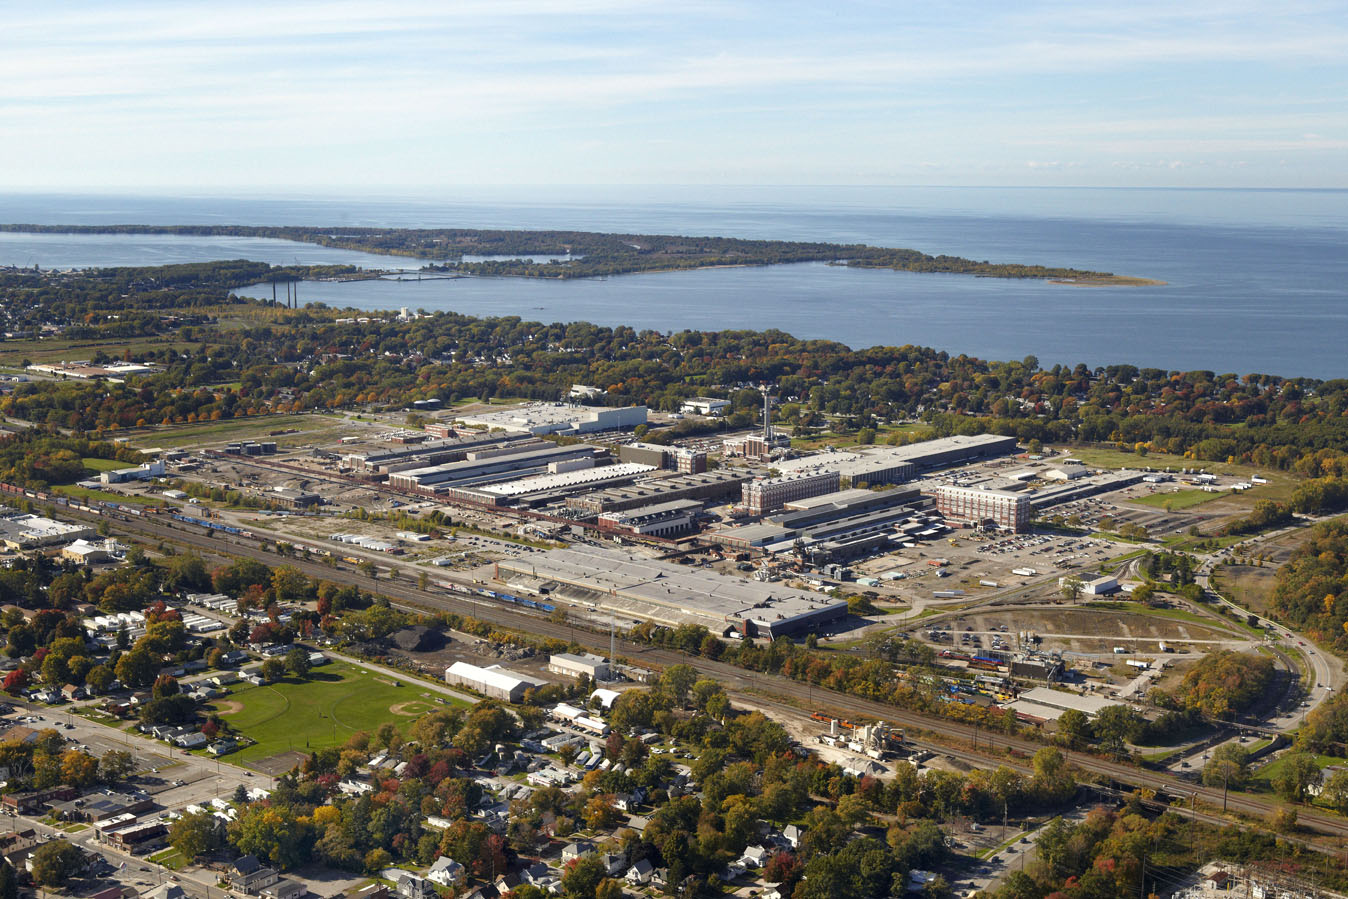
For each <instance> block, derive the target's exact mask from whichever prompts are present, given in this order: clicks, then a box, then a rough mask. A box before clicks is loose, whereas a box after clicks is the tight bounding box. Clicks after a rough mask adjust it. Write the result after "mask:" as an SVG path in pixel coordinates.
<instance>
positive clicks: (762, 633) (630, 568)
mask: <svg viewBox="0 0 1348 899" xmlns="http://www.w3.org/2000/svg"><path fill="white" fill-rule="evenodd" d="M496 576H497V578H498V579H500V580H502V581H504V582H505V583H506V584H507V585H508V586H509V587H510V588H511V589H513V590H519V591H521V592H532V593H534V594H536V595H547V596H550V597H551V601H552V602H553V603H554V604H558V603H559V601H561V602H569V603H571V604H573V605H578V606H585V607H589V608H592V609H595V610H597V611H602V612H605V613H613V614H616V615H618V616H620V617H621V618H623V619H632V618H637V619H643V620H646V621H652V622H655V623H657V624H663V625H667V626H670V627H677V626H678V625H681V624H701V625H702V626H704V627H706V628H707V629H709V630H711V631H713V632H715V633H729V632H730V631H732V630H733V631H735V632H738V633H741V634H744V635H745V636H749V637H755V636H759V637H767V638H769V639H773V638H776V637H780V636H791V635H795V634H802V633H811V632H817V631H818V630H819V628H820V627H822V626H823V625H825V624H828V623H829V622H832V621H837V620H838V619H841V618H844V617H846V615H847V602H846V600H836V599H832V598H830V597H827V596H821V595H819V594H817V593H810V592H807V591H804V590H796V589H794V588H791V587H786V586H783V585H781V584H772V583H762V582H759V581H748V580H742V579H740V578H736V577H729V576H727V575H723V574H718V573H716V572H714V571H709V570H705V569H701V568H689V567H687V566H684V565H675V564H673V563H671V562H660V561H656V560H653V559H648V558H646V557H644V556H638V555H634V554H631V553H625V552H620V551H617V550H611V549H601V548H598V547H591V546H579V545H578V546H574V547H571V548H569V549H554V550H548V551H547V552H543V553H530V554H529V555H528V556H523V557H520V558H518V559H503V560H501V561H500V562H497V563H496Z"/></svg>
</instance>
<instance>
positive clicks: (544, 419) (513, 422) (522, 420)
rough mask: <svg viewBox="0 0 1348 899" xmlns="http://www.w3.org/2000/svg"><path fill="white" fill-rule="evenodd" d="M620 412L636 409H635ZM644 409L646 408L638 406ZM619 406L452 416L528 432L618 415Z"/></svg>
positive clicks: (531, 406) (528, 407)
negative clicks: (611, 413)
mask: <svg viewBox="0 0 1348 899" xmlns="http://www.w3.org/2000/svg"><path fill="white" fill-rule="evenodd" d="M621 408H623V409H632V408H638V407H634V406H625V407H621ZM640 408H642V409H643V410H644V408H645V407H640ZM617 411H619V407H602V406H601V407H594V406H573V405H570V404H567V403H525V404H524V405H522V406H515V407H513V408H509V409H502V410H500V411H497V412H478V413H470V414H468V415H458V416H455V419H456V420H457V421H461V422H463V423H464V424H469V425H484V426H486V427H489V428H512V427H513V428H516V429H520V430H525V431H528V430H531V429H533V428H537V427H540V426H549V425H564V424H569V423H571V422H581V421H594V420H595V419H597V418H598V417H599V414H600V413H601V412H617Z"/></svg>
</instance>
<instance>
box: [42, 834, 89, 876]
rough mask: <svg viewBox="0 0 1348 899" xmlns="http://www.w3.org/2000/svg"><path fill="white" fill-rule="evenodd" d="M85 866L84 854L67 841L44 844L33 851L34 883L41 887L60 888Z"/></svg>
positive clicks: (59, 840)
mask: <svg viewBox="0 0 1348 899" xmlns="http://www.w3.org/2000/svg"><path fill="white" fill-rule="evenodd" d="M83 866H84V854H83V853H82V852H80V850H79V848H78V847H77V846H75V845H73V844H72V843H68V842H66V841H65V840H62V839H57V840H50V841H48V842H46V843H43V844H42V845H41V846H39V847H37V849H35V850H34V851H33V882H34V883H36V884H38V885H40V886H49V887H54V886H60V885H61V884H63V883H65V882H66V881H67V880H69V879H70V878H71V877H73V876H74V875H75V874H77V873H79V871H80V869H81V868H82V867H83Z"/></svg>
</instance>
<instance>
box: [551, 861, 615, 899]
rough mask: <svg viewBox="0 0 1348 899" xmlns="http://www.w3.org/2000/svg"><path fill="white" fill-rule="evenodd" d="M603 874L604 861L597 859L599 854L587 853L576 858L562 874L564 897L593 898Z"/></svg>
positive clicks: (575, 898)
mask: <svg viewBox="0 0 1348 899" xmlns="http://www.w3.org/2000/svg"><path fill="white" fill-rule="evenodd" d="M604 874H605V870H604V863H603V862H602V861H600V860H599V856H597V855H587V856H585V857H584V858H579V859H576V860H575V861H573V862H571V863H570V864H569V865H568V866H567V869H566V871H565V872H564V873H563V874H562V891H563V895H564V896H566V899H594V895H595V891H596V890H597V889H598V888H599V881H601V880H603V879H604Z"/></svg>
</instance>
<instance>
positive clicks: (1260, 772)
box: [1253, 755, 1348, 790]
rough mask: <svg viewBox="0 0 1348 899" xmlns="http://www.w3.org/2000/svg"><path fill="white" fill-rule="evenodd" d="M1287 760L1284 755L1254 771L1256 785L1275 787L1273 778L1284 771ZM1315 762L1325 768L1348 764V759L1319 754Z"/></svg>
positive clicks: (1267, 787)
mask: <svg viewBox="0 0 1348 899" xmlns="http://www.w3.org/2000/svg"><path fill="white" fill-rule="evenodd" d="M1286 762H1287V756H1286V755H1284V756H1282V757H1280V758H1278V759H1275V760H1274V761H1271V762H1269V763H1268V764H1267V765H1265V766H1264V767H1262V768H1259V769H1257V770H1256V771H1255V772H1254V778H1253V780H1254V782H1255V785H1256V786H1262V787H1264V788H1266V789H1269V790H1271V789H1273V779H1274V778H1275V777H1277V776H1278V775H1279V774H1280V773H1281V772H1282V769H1283V768H1284V767H1286ZM1315 764H1317V765H1319V766H1320V767H1321V768H1322V769H1323V768H1328V767H1329V766H1330V765H1348V759H1344V758H1339V757H1338V756H1334V755H1317V756H1316V757H1315Z"/></svg>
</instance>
